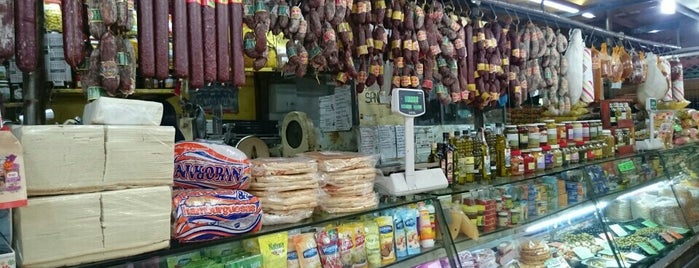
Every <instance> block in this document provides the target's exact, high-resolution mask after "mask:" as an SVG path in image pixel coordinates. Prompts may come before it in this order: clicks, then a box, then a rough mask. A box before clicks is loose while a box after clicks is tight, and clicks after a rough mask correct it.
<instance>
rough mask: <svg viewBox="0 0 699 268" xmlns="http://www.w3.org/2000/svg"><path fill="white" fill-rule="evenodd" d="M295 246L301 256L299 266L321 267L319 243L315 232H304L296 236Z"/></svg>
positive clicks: (305, 267)
mask: <svg viewBox="0 0 699 268" xmlns="http://www.w3.org/2000/svg"><path fill="white" fill-rule="evenodd" d="M294 246H295V247H296V252H297V254H298V256H299V267H301V268H321V267H322V265H321V263H320V256H319V255H318V245H317V243H316V239H315V234H314V233H302V234H298V235H296V236H295V237H294Z"/></svg>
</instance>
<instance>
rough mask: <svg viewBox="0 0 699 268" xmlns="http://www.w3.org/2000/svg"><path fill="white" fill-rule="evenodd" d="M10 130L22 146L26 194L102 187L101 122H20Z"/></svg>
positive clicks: (102, 131)
mask: <svg viewBox="0 0 699 268" xmlns="http://www.w3.org/2000/svg"><path fill="white" fill-rule="evenodd" d="M12 132H13V133H14V134H15V136H16V137H17V138H18V139H19V140H20V142H21V143H22V147H23V149H24V164H25V166H26V169H25V170H26V176H27V193H28V194H29V196H32V195H45V194H58V193H71V192H76V191H83V192H84V191H89V190H91V189H95V188H98V189H99V188H101V187H102V184H103V182H102V178H103V176H104V163H105V150H104V127H103V126H61V125H47V126H22V127H16V128H14V129H13V130H12Z"/></svg>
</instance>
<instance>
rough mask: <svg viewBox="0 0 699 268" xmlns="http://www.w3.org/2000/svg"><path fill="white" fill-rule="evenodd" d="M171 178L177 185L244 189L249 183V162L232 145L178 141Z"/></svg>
mask: <svg viewBox="0 0 699 268" xmlns="http://www.w3.org/2000/svg"><path fill="white" fill-rule="evenodd" d="M174 181H175V186H176V187H180V188H193V189H231V190H246V189H248V187H249V186H250V161H249V160H248V157H247V156H246V155H245V153H243V152H241V151H240V150H238V149H236V148H235V147H232V146H228V145H221V144H213V143H204V142H190V141H186V142H178V143H177V144H175V174H174Z"/></svg>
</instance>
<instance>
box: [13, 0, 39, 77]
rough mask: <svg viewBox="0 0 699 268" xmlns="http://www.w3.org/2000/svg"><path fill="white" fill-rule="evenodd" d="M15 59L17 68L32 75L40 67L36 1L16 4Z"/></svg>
mask: <svg viewBox="0 0 699 268" xmlns="http://www.w3.org/2000/svg"><path fill="white" fill-rule="evenodd" d="M15 38H16V39H15V42H16V43H15V57H16V58H17V67H18V68H19V69H20V70H22V71H23V72H25V73H31V72H33V71H35V70H36V68H37V66H38V62H37V61H38V59H37V53H39V47H38V44H37V40H36V38H37V32H36V1H16V2H15Z"/></svg>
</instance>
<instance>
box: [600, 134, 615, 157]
mask: <svg viewBox="0 0 699 268" xmlns="http://www.w3.org/2000/svg"><path fill="white" fill-rule="evenodd" d="M602 137H603V140H604V143H606V144H607V150H606V151H605V152H604V154H605V156H606V157H614V154H615V150H616V147H615V143H614V142H615V140H614V136H612V131H611V130H609V129H605V130H602Z"/></svg>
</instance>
